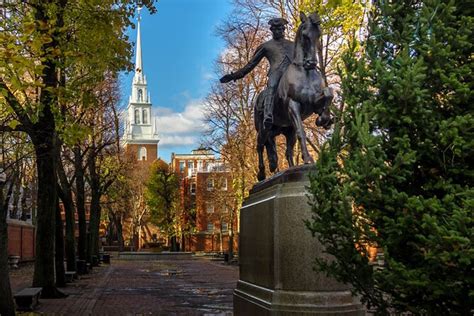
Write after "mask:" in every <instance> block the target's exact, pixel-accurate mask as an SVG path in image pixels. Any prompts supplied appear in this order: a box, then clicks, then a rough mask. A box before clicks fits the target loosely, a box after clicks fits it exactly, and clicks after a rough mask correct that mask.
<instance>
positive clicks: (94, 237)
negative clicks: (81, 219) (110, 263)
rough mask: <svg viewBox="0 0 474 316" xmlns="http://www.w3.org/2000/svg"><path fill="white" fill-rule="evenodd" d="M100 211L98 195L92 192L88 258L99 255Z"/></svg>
mask: <svg viewBox="0 0 474 316" xmlns="http://www.w3.org/2000/svg"><path fill="white" fill-rule="evenodd" d="M100 211H101V207H100V195H98V194H94V193H92V198H91V212H90V219H89V233H90V244H89V245H88V247H87V257H88V260H91V259H92V256H97V257H98V256H99V225H100ZM91 262H92V261H91Z"/></svg>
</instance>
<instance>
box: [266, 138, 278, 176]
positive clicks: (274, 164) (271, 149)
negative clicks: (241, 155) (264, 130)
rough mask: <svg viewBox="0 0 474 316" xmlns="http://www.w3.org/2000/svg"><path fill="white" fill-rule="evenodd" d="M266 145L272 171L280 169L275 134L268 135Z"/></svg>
mask: <svg viewBox="0 0 474 316" xmlns="http://www.w3.org/2000/svg"><path fill="white" fill-rule="evenodd" d="M265 147H266V149H267V157H268V164H269V167H270V172H275V171H276V170H277V169H278V154H277V150H276V142H275V135H268V137H267V140H266V142H265Z"/></svg>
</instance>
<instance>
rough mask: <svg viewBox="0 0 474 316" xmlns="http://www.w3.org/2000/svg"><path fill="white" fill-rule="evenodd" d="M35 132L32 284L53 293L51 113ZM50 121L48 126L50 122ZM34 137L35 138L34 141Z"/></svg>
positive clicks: (53, 154)
mask: <svg viewBox="0 0 474 316" xmlns="http://www.w3.org/2000/svg"><path fill="white" fill-rule="evenodd" d="M50 114H51V119H52V121H49V122H48V123H49V124H47V123H45V124H42V125H46V126H47V127H48V128H44V129H43V131H42V132H41V133H39V132H38V133H37V135H36V136H37V137H36V139H35V138H33V143H34V147H35V152H36V166H37V173H38V216H37V224H36V251H35V253H36V260H35V271H34V275H33V287H42V288H43V291H42V297H55V296H56V294H57V291H56V288H55V282H54V281H55V280H54V275H55V271H54V245H55V238H54V235H55V229H54V227H55V210H56V199H57V191H56V151H55V144H54V140H55V136H54V128H55V127H54V117H53V115H52V113H50ZM51 125H52V126H51ZM35 140H36V141H35Z"/></svg>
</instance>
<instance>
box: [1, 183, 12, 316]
mask: <svg viewBox="0 0 474 316" xmlns="http://www.w3.org/2000/svg"><path fill="white" fill-rule="evenodd" d="M9 191H11V188H10V190H9ZM9 197H10V194H7V198H6V201H8V199H9ZM7 205H8V202H6V203H5V201H4V198H3V184H2V183H0V315H5V316H14V315H15V304H14V303H13V297H12V290H11V286H10V276H9V273H8V272H9V267H8V227H7V207H6V206H7Z"/></svg>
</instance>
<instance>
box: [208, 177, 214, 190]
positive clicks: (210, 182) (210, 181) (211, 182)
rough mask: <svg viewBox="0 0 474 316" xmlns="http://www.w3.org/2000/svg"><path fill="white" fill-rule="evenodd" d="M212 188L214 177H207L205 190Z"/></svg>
mask: <svg viewBox="0 0 474 316" xmlns="http://www.w3.org/2000/svg"><path fill="white" fill-rule="evenodd" d="M212 190H214V179H207V191H212Z"/></svg>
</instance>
